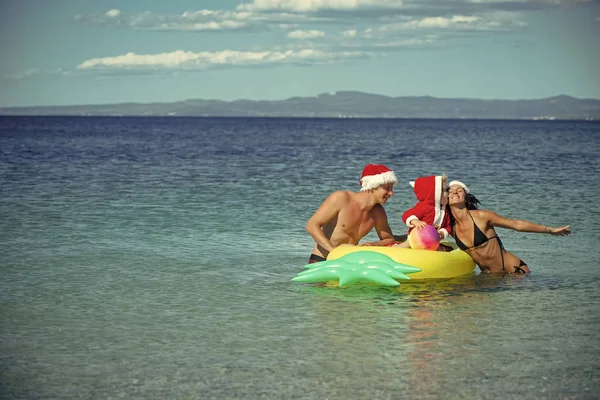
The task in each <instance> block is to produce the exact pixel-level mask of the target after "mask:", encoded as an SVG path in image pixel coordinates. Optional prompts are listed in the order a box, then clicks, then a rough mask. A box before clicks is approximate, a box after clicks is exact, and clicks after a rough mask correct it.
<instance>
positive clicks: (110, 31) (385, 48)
mask: <svg viewBox="0 0 600 400" xmlns="http://www.w3.org/2000/svg"><path fill="white" fill-rule="evenodd" d="M0 5H1V8H0V20H1V21H0V54H2V56H1V57H0V107H12V106H35V105H75V104H105V103H125V102H138V103H151V102H173V101H181V100H186V99H219V100H226V101H231V100H236V99H251V100H279V99H287V98H290V97H295V96H301V97H305V96H317V95H319V94H321V93H334V92H337V91H344V90H356V91H362V92H367V93H376V94H382V95H386V96H393V97H397V96H434V97H441V98H482V99H539V98H547V97H552V96H557V95H569V96H573V97H577V98H594V99H600V0H205V1H202V0H196V1H193V0H110V1H109V0H93V1H92V0H54V1H49V0H0Z"/></svg>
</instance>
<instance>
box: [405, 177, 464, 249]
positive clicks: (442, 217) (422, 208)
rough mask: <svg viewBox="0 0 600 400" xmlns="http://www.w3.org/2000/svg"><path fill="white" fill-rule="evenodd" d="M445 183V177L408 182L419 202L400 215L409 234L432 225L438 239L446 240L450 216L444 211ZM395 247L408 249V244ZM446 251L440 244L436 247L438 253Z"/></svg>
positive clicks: (446, 200) (446, 180)
mask: <svg viewBox="0 0 600 400" xmlns="http://www.w3.org/2000/svg"><path fill="white" fill-rule="evenodd" d="M447 182H448V178H447V177H446V175H442V176H439V175H437V176H424V177H420V178H418V179H417V180H416V181H414V182H412V181H411V182H410V185H411V186H412V187H413V188H414V191H415V195H417V199H418V200H419V202H418V203H417V204H416V205H415V206H414V207H413V208H411V209H409V210H406V211H405V212H404V214H402V221H403V222H404V223H405V224H406V226H408V233H409V234H410V231H411V230H412V229H414V228H417V229H423V228H424V227H425V226H426V225H432V226H434V227H435V228H436V229H437V231H438V233H439V235H440V239H446V238H447V237H448V235H450V232H451V231H452V228H451V227H450V214H449V213H448V212H447V211H446V204H448V193H447V192H446V185H447ZM397 246H398V247H408V248H410V243H409V242H408V240H406V241H405V242H403V243H400V244H398V245H397ZM447 250H448V249H447V248H446V247H445V246H444V245H442V244H440V246H439V247H438V251H447Z"/></svg>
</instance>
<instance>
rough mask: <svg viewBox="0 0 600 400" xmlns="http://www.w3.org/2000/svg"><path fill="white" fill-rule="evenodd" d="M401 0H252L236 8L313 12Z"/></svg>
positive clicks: (390, 4) (398, 3)
mask: <svg viewBox="0 0 600 400" xmlns="http://www.w3.org/2000/svg"><path fill="white" fill-rule="evenodd" d="M402 4H403V2H402V1H401V0H254V1H253V2H252V3H245V4H240V5H239V6H238V10H260V11H282V10H283V11H295V12H314V11H319V10H355V9H359V8H373V7H378V8H380V7H401V6H402Z"/></svg>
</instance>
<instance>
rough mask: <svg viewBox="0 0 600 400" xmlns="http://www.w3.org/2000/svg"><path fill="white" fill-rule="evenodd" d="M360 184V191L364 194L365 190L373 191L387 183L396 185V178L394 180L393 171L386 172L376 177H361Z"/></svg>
mask: <svg viewBox="0 0 600 400" xmlns="http://www.w3.org/2000/svg"><path fill="white" fill-rule="evenodd" d="M360 182H361V185H362V187H361V189H360V191H361V192H364V191H365V190H371V189H375V188H378V187H379V186H381V185H385V184H388V183H393V184H394V185H395V184H396V183H398V178H396V174H394V171H387V172H382V173H381V174H377V175H368V176H363V177H362V178H361V180H360Z"/></svg>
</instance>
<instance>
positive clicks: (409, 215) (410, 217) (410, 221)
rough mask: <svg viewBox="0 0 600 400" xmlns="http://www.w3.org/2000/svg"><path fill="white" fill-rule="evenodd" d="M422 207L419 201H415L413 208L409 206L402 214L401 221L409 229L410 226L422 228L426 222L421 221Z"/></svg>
mask: <svg viewBox="0 0 600 400" xmlns="http://www.w3.org/2000/svg"><path fill="white" fill-rule="evenodd" d="M423 211H424V208H423V206H422V204H421V203H417V204H416V205H415V206H414V207H413V208H410V209H408V210H406V211H405V212H404V214H402V221H403V222H404V223H405V224H406V226H408V228H409V229H412V228H423V227H425V226H426V225H427V224H426V223H425V222H423V221H421V218H423V216H424V212H423Z"/></svg>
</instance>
